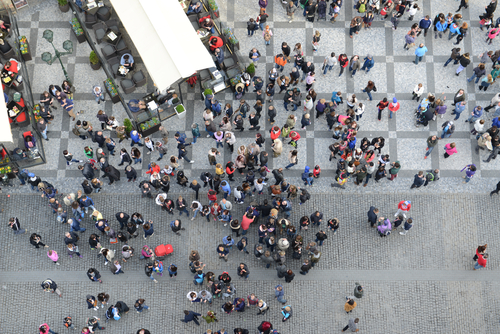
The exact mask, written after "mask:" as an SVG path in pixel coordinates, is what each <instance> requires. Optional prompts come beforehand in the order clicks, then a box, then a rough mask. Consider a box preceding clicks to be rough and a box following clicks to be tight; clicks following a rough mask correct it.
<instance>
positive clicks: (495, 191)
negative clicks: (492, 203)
mask: <svg viewBox="0 0 500 334" xmlns="http://www.w3.org/2000/svg"><path fill="white" fill-rule="evenodd" d="M499 191H500V182H498V183H497V185H496V189H495V190H493V191H492V192H490V196H493V194H498V192H499Z"/></svg>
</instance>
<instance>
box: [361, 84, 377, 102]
mask: <svg viewBox="0 0 500 334" xmlns="http://www.w3.org/2000/svg"><path fill="white" fill-rule="evenodd" d="M372 91H374V92H376V91H377V87H376V86H375V83H374V82H373V81H371V80H370V81H368V84H367V85H366V87H365V89H363V92H365V93H366V94H367V95H368V98H367V100H368V101H372V100H373V98H372V94H371V92H372Z"/></svg>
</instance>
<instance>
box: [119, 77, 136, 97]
mask: <svg viewBox="0 0 500 334" xmlns="http://www.w3.org/2000/svg"><path fill="white" fill-rule="evenodd" d="M120 86H121V87H122V89H123V92H124V93H125V94H131V93H133V92H134V91H135V83H134V82H133V81H132V80H130V79H123V80H122V81H120Z"/></svg>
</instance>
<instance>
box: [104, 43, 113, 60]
mask: <svg viewBox="0 0 500 334" xmlns="http://www.w3.org/2000/svg"><path fill="white" fill-rule="evenodd" d="M101 53H102V55H103V56H104V58H106V59H109V58H112V57H114V56H116V50H115V47H114V46H113V45H110V44H106V45H105V46H104V47H103V48H101Z"/></svg>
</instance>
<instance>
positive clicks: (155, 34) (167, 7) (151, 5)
mask: <svg viewBox="0 0 500 334" xmlns="http://www.w3.org/2000/svg"><path fill="white" fill-rule="evenodd" d="M111 4H112V5H113V8H114V9H115V11H116V13H117V14H118V16H119V17H120V20H121V22H122V24H123V26H124V27H125V29H126V30H127V33H128V34H129V36H130V38H131V39H132V41H133V42H134V45H135V47H136V48H137V51H138V52H139V54H140V55H141V58H142V60H143V62H144V64H145V65H146V68H147V69H148V72H149V75H150V76H151V78H152V79H153V81H154V83H155V84H156V86H157V88H158V89H160V90H164V89H166V88H167V87H169V86H170V85H171V84H173V83H174V82H176V81H177V80H179V79H180V78H186V77H189V76H191V75H193V73H195V72H196V71H198V70H202V69H205V68H209V67H213V66H214V62H213V60H212V56H211V55H210V53H209V52H208V50H207V49H206V47H205V46H204V45H203V43H202V42H201V40H200V38H199V37H198V35H197V34H196V31H195V30H194V29H193V26H192V25H191V22H190V21H189V19H188V17H187V15H186V13H185V12H184V10H183V9H182V8H181V5H180V4H179V2H178V1H176V0H170V1H165V0H127V1H124V0H111Z"/></svg>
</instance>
